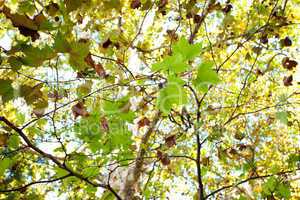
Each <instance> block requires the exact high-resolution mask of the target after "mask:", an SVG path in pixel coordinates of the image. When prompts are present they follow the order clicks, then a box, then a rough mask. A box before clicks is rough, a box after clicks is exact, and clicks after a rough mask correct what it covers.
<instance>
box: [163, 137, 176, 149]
mask: <svg viewBox="0 0 300 200" xmlns="http://www.w3.org/2000/svg"><path fill="white" fill-rule="evenodd" d="M165 143H166V145H167V147H169V148H170V147H172V146H175V145H176V135H169V136H168V137H166V138H165Z"/></svg>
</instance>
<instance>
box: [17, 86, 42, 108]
mask: <svg viewBox="0 0 300 200" xmlns="http://www.w3.org/2000/svg"><path fill="white" fill-rule="evenodd" d="M41 88H42V85H36V86H33V87H32V86H28V85H21V86H20V96H21V97H23V98H24V99H25V101H26V103H27V104H28V105H33V104H34V103H37V102H39V100H40V99H43V92H42V91H41Z"/></svg>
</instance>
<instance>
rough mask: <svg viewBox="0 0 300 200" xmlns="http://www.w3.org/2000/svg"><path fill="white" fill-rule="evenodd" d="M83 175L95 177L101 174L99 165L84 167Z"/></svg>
mask: <svg viewBox="0 0 300 200" xmlns="http://www.w3.org/2000/svg"><path fill="white" fill-rule="evenodd" d="M82 173H83V176H84V177H93V176H96V175H98V174H99V168H98V167H88V168H85V169H83V172H82Z"/></svg>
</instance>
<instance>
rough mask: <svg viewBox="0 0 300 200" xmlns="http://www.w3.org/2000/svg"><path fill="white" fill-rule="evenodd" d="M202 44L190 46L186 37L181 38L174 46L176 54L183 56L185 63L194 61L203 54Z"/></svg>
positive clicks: (173, 49)
mask: <svg viewBox="0 0 300 200" xmlns="http://www.w3.org/2000/svg"><path fill="white" fill-rule="evenodd" d="M201 49H202V45H201V44H199V43H198V44H190V43H189V42H188V40H187V39H185V38H184V37H182V38H180V39H179V41H178V42H176V43H175V44H173V45H172V51H173V53H174V54H180V55H182V56H183V61H187V60H192V59H194V58H195V57H196V56H198V55H199V54H200V52H201Z"/></svg>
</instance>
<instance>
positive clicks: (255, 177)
mask: <svg viewBox="0 0 300 200" xmlns="http://www.w3.org/2000/svg"><path fill="white" fill-rule="evenodd" d="M298 170H300V168H297V169H295V170H289V171H283V172H278V173H276V174H267V175H262V176H253V177H250V178H247V179H245V180H242V181H240V182H237V183H235V184H231V185H226V186H223V187H221V188H219V189H217V190H215V191H213V192H211V193H210V194H208V195H207V196H206V197H205V198H204V199H208V197H210V196H213V195H215V194H217V193H219V192H221V191H223V190H226V189H229V188H232V187H236V186H238V185H241V184H243V183H246V182H248V181H251V180H255V179H264V178H268V177H271V176H276V175H277V176H280V175H284V174H289V173H293V172H296V171H298Z"/></svg>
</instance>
